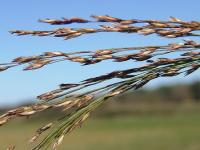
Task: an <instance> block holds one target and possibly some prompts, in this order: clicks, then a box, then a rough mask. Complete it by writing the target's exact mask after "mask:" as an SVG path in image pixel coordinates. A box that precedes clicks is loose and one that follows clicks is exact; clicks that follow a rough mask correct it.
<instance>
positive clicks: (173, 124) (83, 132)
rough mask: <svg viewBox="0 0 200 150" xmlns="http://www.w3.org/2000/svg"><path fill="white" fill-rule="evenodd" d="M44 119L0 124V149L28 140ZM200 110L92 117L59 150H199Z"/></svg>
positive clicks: (20, 148) (23, 144) (19, 146)
mask: <svg viewBox="0 0 200 150" xmlns="http://www.w3.org/2000/svg"><path fill="white" fill-rule="evenodd" d="M42 122H43V121H41V122H32V121H31V120H30V121H24V120H23V121H20V120H17V121H14V122H12V123H11V124H8V125H6V126H3V127H1V128H0V149H1V150H4V149H6V147H7V146H8V145H9V144H12V143H15V144H16V146H17V148H16V149H17V150H26V149H30V146H28V145H27V140H28V139H29V137H30V136H31V135H33V131H35V130H36V129H37V127H38V125H39V124H42ZM199 149H200V114H198V113H197V114H196V113H189V114H176V115H142V116H132V117H130V116H129V117H115V118H108V119H106V118H101V119H90V120H89V121H88V122H86V123H85V124H84V126H83V127H82V128H81V129H78V130H76V131H75V132H73V133H72V134H71V135H69V136H67V137H66V138H65V141H64V144H63V145H62V146H61V147H60V150H199Z"/></svg>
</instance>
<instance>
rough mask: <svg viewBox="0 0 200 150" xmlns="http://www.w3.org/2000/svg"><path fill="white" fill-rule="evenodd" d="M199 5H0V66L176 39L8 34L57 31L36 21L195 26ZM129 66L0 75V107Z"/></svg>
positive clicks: (40, 1)
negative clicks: (94, 18)
mask: <svg viewBox="0 0 200 150" xmlns="http://www.w3.org/2000/svg"><path fill="white" fill-rule="evenodd" d="M199 6H200V1H199V0H121V1H120V0H16V1H15V0H5V1H1V5H0V42H1V43H0V63H4V62H9V61H11V59H13V58H15V57H18V56H30V55H37V54H41V53H42V52H45V51H56V50H63V51H65V52H68V51H75V50H86V49H89V50H93V49H98V48H111V47H124V46H134V45H135V46H139V45H140V46H142V45H159V44H161V45H162V44H167V43H170V42H172V41H173V42H174V41H179V42H180V41H181V40H182V39H181V38H180V39H173V40H172V39H164V38H158V37H155V36H147V37H145V36H138V35H134V34H129V35H127V34H116V33H100V34H98V35H85V36H81V37H79V38H76V39H71V40H68V41H64V40H63V39H61V38H52V37H31V36H21V37H17V36H13V35H11V34H10V33H8V31H9V30H12V29H41V30H42V29H44V30H45V29H51V28H52V29H53V28H56V27H57V26H50V25H47V24H42V23H38V22H37V20H38V19H41V18H60V17H73V16H79V17H83V18H86V19H88V18H89V16H90V15H92V14H95V15H106V14H107V15H111V16H115V17H121V18H127V19H168V17H169V16H176V17H178V18H180V19H183V20H200V13H199ZM132 65H133V63H130V62H126V63H110V62H106V63H100V64H98V65H92V66H85V67H82V66H80V65H79V64H76V63H69V62H65V63H57V64H53V65H49V66H47V67H44V68H43V69H40V70H35V71H29V72H22V71H21V69H22V68H20V67H18V68H15V69H11V70H8V71H6V72H1V73H0V106H3V105H9V104H16V103H18V102H22V101H25V100H27V99H29V98H34V97H36V96H37V95H39V94H41V93H43V92H46V91H49V90H52V89H55V88H56V87H57V85H58V84H60V83H62V82H78V81H81V80H82V79H85V78H88V77H92V76H96V75H100V74H102V73H106V72H109V71H110V70H115V69H124V68H130V67H131V66H132ZM198 75H199V73H198V72H196V73H194V74H193V75H191V76H190V77H187V78H185V79H184V80H183V79H182V78H180V77H179V78H175V79H167V80H163V79H161V80H157V81H155V82H152V83H151V84H150V85H149V86H157V85H160V84H164V83H165V84H167V83H174V82H182V81H184V82H187V81H191V80H196V79H198Z"/></svg>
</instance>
